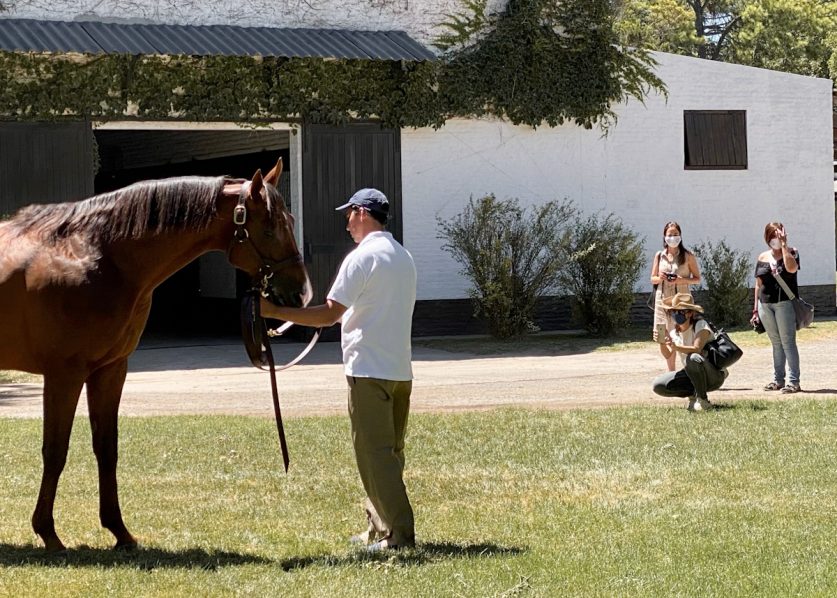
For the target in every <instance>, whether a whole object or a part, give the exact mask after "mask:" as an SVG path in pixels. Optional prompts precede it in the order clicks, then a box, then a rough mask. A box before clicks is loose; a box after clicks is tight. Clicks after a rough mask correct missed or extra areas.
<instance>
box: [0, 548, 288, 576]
mask: <svg viewBox="0 0 837 598" xmlns="http://www.w3.org/2000/svg"><path fill="white" fill-rule="evenodd" d="M271 563H273V561H272V560H270V559H265V558H262V557H259V556H253V555H250V554H241V553H238V552H224V551H219V550H213V551H207V550H204V549H203V548H187V549H185V550H164V549H162V548H142V547H140V548H137V549H135V550H114V549H112V548H91V547H89V546H79V547H77V548H69V549H67V550H62V551H61V552H47V551H46V550H44V548H42V547H41V546H35V545H34V544H28V545H15V544H3V543H0V566H6V567H9V566H12V567H13V566H21V565H39V566H42V567H132V568H135V569H139V570H141V571H153V570H154V569H203V570H206V571H214V570H216V569H220V568H221V567H232V566H236V565H251V564H256V565H265V564H271Z"/></svg>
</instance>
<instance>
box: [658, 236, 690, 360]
mask: <svg viewBox="0 0 837 598" xmlns="http://www.w3.org/2000/svg"><path fill="white" fill-rule="evenodd" d="M699 282H700V269H699V268H698V263H697V258H695V254H694V253H692V252H691V251H689V250H688V249H686V248H685V247H684V246H683V239H682V236H681V231H680V225H679V224H677V223H676V222H667V223H666V225H665V226H664V227H663V248H662V249H661V250H660V251H658V252H657V253H656V254H654V262H653V264H652V266H651V284H653V285H655V286H656V289H657V290H656V293H655V297H654V332H653V337H654V340H655V341H656V340H658V339H657V327H658V326H659V325H665V328H666V334H669V333H671V331H672V330H673V329H674V321H673V320H672V318H671V314H670V313H669V311H668V310H666V309H664V307H663V299H666V298H668V297H673V296H674V295H676V294H677V293H687V294H688V293H689V292H690V290H689V286H690V285H693V284H698V283H699ZM660 353H661V354H662V356H663V357H664V358H665V360H666V365H667V366H668V371H669V372H673V371H674V364H675V359H676V358H675V354H674V352H672V351H667V350H666V349H665V346H664V345H662V344H661V345H660Z"/></svg>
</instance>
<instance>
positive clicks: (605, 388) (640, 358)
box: [0, 339, 837, 417]
mask: <svg viewBox="0 0 837 598" xmlns="http://www.w3.org/2000/svg"><path fill="white" fill-rule="evenodd" d="M301 348H302V345H299V344H292V343H283V344H278V345H274V352H275V353H276V359H277V362H278V361H280V360H282V361H283V362H284V361H287V360H289V359H290V358H291V357H293V356H294V355H296V353H297V352H298V351H299V350H300V349H301ZM835 353H837V340H825V341H813V342H807V343H803V344H800V356H801V363H802V388H803V389H804V390H805V393H804V394H802V395H797V396H809V397H810V396H812V395H817V396H822V395H831V396H837V388H836V387H837V380H835V375H834V365H833V364H834V355H835ZM770 364H771V357H770V348H769V347H764V348H763V347H758V348H745V355H744V357H743V358H742V359H741V361H739V362H738V363H737V364H736V365H735V366H733V368H732V369H731V375H730V377H729V379H728V380H727V382H726V384H725V387H724V388H722V389H721V390H720V391H718V392H715V393H712V394H711V395H710V399H712V400H717V401H722V402H723V401H729V400H735V399H740V398H779V395H778V393H766V392H763V391H762V390H761V388H762V386H764V384H765V383H767V382H769V381H770V379H771V371H772V368H771V365H770ZM662 366H663V361H662V358H661V357H660V356H659V353H658V352H657V347H656V345H654V344H652V343H648V345H647V347H643V348H640V349H630V350H624V351H613V352H592V353H578V354H572V355H562V356H558V357H556V356H542V355H532V354H516V355H515V354H507V355H502V356H478V355H471V354H468V353H451V352H447V351H442V350H436V349H428V348H424V347H416V348H415V349H414V353H413V368H414V374H415V382H414V386H413V403H412V410H413V411H414V412H422V411H436V412H438V411H459V410H476V409H491V408H495V407H501V406H527V407H533V408H545V409H567V408H577V407H583V408H591V407H605V406H610V405H623V404H634V403H646V404H650V403H653V404H668V405H678V404H680V403H683V404H685V402H684V401H682V400H678V399H663V398H658V397H655V396H654V395H653V393H651V390H650V388H651V384H650V383H651V380H652V379H653V378H654V377H655V376H656V375H657V374H659V373H660V372H661V371H662V369H661V368H662ZM129 369H130V371H129V374H128V379H127V382H126V383H125V391H124V394H123V399H122V407H121V410H120V412H121V414H122V415H173V414H185V413H201V414H237V415H256V416H265V417H272V415H273V407H272V402H271V397H270V380H269V375H268V374H267V373H266V372H262V371H259V370H257V369H255V368H253V367H252V366H250V365H249V364H248V362H247V359H246V357H245V354H244V349H243V348H242V346H241V344H240V343H239V342H238V341H237V340H236V339H215V340H212V341H207V342H200V343H193V344H189V343H188V342H163V341H158V342H147V343H143V344H141V346H140V349H139V350H137V351H136V352H135V353H134V355H133V356H132V357H131V361H130V368H129ZM277 376H278V384H279V393H280V400H281V403H282V411H283V414H284V415H287V416H291V417H298V416H304V415H322V414H344V413H345V412H346V381H345V378H344V376H343V371H342V366H341V364H340V346H339V343H320V344H319V345H317V346H316V347H315V349H314V351H313V352H312V353H311V354H310V355H309V356H308V357H307V358H306V359H305V360H304V362H303V363H302V364H301V365H297V366H295V367H293V368H291V369H290V370H287V371H284V372H280V373H279V374H277ZM83 398H84V397H82V399H83ZM783 398H788V396H787V395H786V396H784V397H783ZM78 414H79V415H82V414H85V415H86V405H85V402H84V400H82V401H80V402H79V408H78ZM40 415H41V385H40V384H6V385H2V386H0V417H39V416H40Z"/></svg>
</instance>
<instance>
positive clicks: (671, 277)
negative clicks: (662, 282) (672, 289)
mask: <svg viewBox="0 0 837 598" xmlns="http://www.w3.org/2000/svg"><path fill="white" fill-rule="evenodd" d="M666 278H667V279H668V280H669V281H672V282H673V281H675V280H677V274H675V273H673V272H669V273H667V274H666Z"/></svg>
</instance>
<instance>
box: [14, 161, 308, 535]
mask: <svg viewBox="0 0 837 598" xmlns="http://www.w3.org/2000/svg"><path fill="white" fill-rule="evenodd" d="M281 172H282V163H281V160H280V161H279V163H278V164H277V165H276V167H275V168H274V169H273V170H271V171H270V173H269V174H268V175H267V177H264V178H262V174H261V171H257V172H256V174H255V175H254V176H253V179H252V181H246V180H243V179H229V178H225V177H218V178H207V177H184V178H174V179H167V180H161V181H145V182H141V183H137V184H134V185H131V186H130V187H126V188H124V189H121V190H118V191H114V192H111V193H106V194H104V195H99V196H96V197H93V198H90V199H87V200H84V201H80V202H74V203H59V204H51V205H32V206H29V207H26V208H23V209H21V210H20V211H19V212H18V213H17V214H16V215H15V216H13V217H12V218H11V219H9V220H6V221H2V222H0V369H15V370H23V371H26V372H32V373H36V374H43V377H44V423H43V446H42V455H43V462H44V470H43V476H42V478H41V488H40V492H39V493H38V502H37V504H36V506H35V512H34V514H33V515H32V527H33V528H34V530H35V533H37V534H38V535H39V536H40V537H41V538H42V539H43V541H44V544H45V545H46V548H47V549H48V550H62V549H63V548H64V545H63V544H62V542H61V540H60V539H59V538H58V535H57V534H56V533H55V523H54V520H53V505H54V502H55V493H56V489H57V486H58V478H59V477H60V475H61V472H62V470H63V469H64V464H65V462H66V459H67V448H68V445H69V440H70V431H71V429H72V426H73V418H74V415H75V411H76V406H77V404H78V400H79V395H80V393H81V389H82V386H84V385H85V384H86V385H87V405H88V410H89V412H90V424H91V428H92V433H93V451H94V452H95V454H96V461H97V463H98V470H99V518H100V520H101V523H102V525H103V526H104V527H105V528H107V529H108V530H110V531H111V532H112V533H113V535H114V536H116V546H117V547H133V546H135V545H136V543H137V542H136V540H135V539H134V537H133V536H132V535H131V533H130V532H129V531H128V529H127V528H126V527H125V524H124V523H123V521H122V513H121V511H120V508H119V498H118V493H117V482H116V460H117V411H118V409H119V401H120V398H121V396H122V386H123V384H124V382H125V375H126V373H127V364H128V356H129V355H130V354H131V353H132V352H133V351H134V349H135V348H136V346H137V342H138V341H139V338H140V335H141V334H142V331H143V328H144V327H145V323H146V320H147V319H148V312H149V309H150V307H151V294H152V292H153V291H154V289H155V288H156V287H157V286H158V285H159V284H160V283H161V282H163V281H164V280H165V279H166V278H168V277H169V276H170V275H171V274H173V273H174V272H176V271H177V270H179V269H180V268H182V267H183V266H185V265H186V264H188V263H189V262H191V261H192V260H193V259H195V258H196V257H197V256H199V255H201V254H203V253H206V252H208V251H212V250H224V251H226V252H227V256H228V258H229V260H230V262H232V264H233V265H234V266H236V267H238V268H240V269H241V270H243V271H245V272H247V273H248V274H249V275H250V276H252V277H253V278H254V280H256V281H258V282H260V284H261V287H262V292H263V293H265V295H266V296H269V297H270V298H272V300H274V301H277V302H278V303H281V304H284V305H291V306H300V305H304V304H307V302H308V301H309V300H310V297H311V288H310V283H309V281H308V274H307V272H306V271H305V266H304V265H303V264H302V258H301V256H300V253H299V250H298V249H297V245H296V242H295V240H294V234H293V220H292V217H291V215H290V213H289V212H288V211H287V210H286V209H285V203H284V201H283V200H282V198H281V196H280V195H279V192H278V191H277V190H276V187H275V185H276V182H277V181H278V180H279V175H280V174H281Z"/></svg>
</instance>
